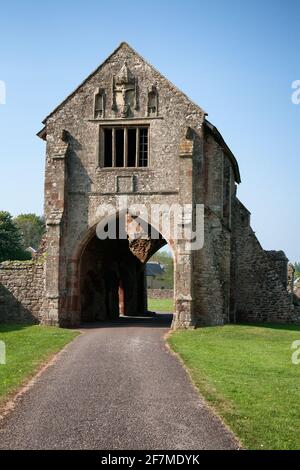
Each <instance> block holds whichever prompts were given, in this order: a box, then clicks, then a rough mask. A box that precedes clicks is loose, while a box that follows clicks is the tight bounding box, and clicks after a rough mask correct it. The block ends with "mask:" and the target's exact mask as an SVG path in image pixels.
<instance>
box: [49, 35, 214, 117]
mask: <svg viewBox="0 0 300 470" xmlns="http://www.w3.org/2000/svg"><path fill="white" fill-rule="evenodd" d="M122 48H127V49H128V50H129V51H130V52H132V53H133V54H135V55H136V56H137V57H139V59H140V60H142V61H143V62H144V63H145V64H147V65H148V66H149V67H151V68H152V70H154V71H155V72H156V73H158V74H159V75H160V76H161V77H162V78H163V79H164V80H165V81H166V82H167V83H168V84H169V85H170V86H171V87H172V88H174V90H175V91H177V92H180V93H181V94H182V95H183V96H185V98H186V99H187V100H189V101H190V102H191V103H193V104H194V105H195V106H196V107H197V108H198V109H199V110H200V111H201V112H203V113H204V114H206V113H205V111H204V110H203V109H202V108H201V107H200V106H198V105H197V104H196V103H194V102H193V101H192V100H191V99H190V98H189V97H188V96H187V95H186V94H185V93H183V92H182V91H181V90H179V89H178V88H177V87H176V86H175V85H174V84H173V83H172V82H170V80H168V79H167V78H166V77H165V76H164V75H163V74H162V73H160V72H159V70H157V69H156V68H155V67H153V65H151V64H149V62H147V61H146V60H145V59H144V57H142V56H141V55H140V54H139V53H138V52H136V50H135V49H133V48H132V47H131V46H129V44H127V42H124V41H123V42H121V44H120V45H119V46H118V47H117V48H116V49H115V50H114V51H113V52H112V53H111V54H110V55H109V56H108V57H107V59H105V61H104V62H102V64H100V65H99V66H98V67H97V68H96V69H95V70H94V71H93V72H92V73H91V74H90V75H89V76H88V77H87V78H85V79H84V80H83V82H81V83H80V85H78V87H77V88H75V90H74V91H72V93H70V94H69V95H68V96H67V97H66V98H65V99H64V100H63V101H62V102H61V103H60V104H59V105H58V106H56V108H54V109H53V111H51V113H50V114H48V116H46V117H45V119H44V120H43V124H46V121H47V119H48V118H49V117H50V116H52V115H53V114H54V113H55V112H56V111H58V110H59V109H60V108H61V107H62V106H63V105H64V104H65V103H66V102H67V101H68V100H69V99H70V98H72V96H74V95H75V93H76V92H77V91H78V90H79V89H80V88H81V87H82V86H83V85H84V84H85V83H87V82H88V81H89V80H90V79H91V78H92V77H93V76H94V75H95V74H96V73H98V72H99V70H100V69H101V68H102V67H103V66H104V65H105V64H106V63H107V62H109V61H110V59H111V58H112V57H113V56H114V55H115V54H116V53H117V52H118V51H119V50H120V49H122Z"/></svg>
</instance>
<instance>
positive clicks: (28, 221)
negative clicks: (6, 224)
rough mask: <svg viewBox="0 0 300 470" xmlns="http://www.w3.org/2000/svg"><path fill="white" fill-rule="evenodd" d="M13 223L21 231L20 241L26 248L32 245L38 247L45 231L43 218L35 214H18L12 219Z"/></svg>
mask: <svg viewBox="0 0 300 470" xmlns="http://www.w3.org/2000/svg"><path fill="white" fill-rule="evenodd" d="M14 223H15V224H16V226H17V227H18V228H19V230H20V232H21V243H22V246H23V248H24V249H25V250H26V249H27V248H28V247H30V246H31V247H32V248H34V249H35V250H37V249H38V247H39V244H40V242H41V239H42V236H43V235H44V232H45V222H44V218H43V217H40V216H38V215H36V214H20V215H18V216H17V217H16V218H15V219H14Z"/></svg>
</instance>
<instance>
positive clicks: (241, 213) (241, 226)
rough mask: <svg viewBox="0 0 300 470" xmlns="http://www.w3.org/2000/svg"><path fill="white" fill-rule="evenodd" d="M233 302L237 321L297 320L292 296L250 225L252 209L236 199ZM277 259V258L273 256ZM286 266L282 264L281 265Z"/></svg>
mask: <svg viewBox="0 0 300 470" xmlns="http://www.w3.org/2000/svg"><path fill="white" fill-rule="evenodd" d="M234 206H235V210H234V217H233V225H232V230H233V238H232V240H233V243H232V253H233V267H234V269H233V270H232V271H233V273H234V277H233V279H232V288H231V301H232V304H233V305H234V308H235V318H236V320H237V321H245V322H260V321H264V322H267V321H272V322H287V321H290V322H292V321H295V320H296V316H297V315H296V312H295V309H294V307H293V305H292V298H291V295H290V294H289V293H288V292H287V289H286V286H285V285H284V282H283V279H282V275H280V272H279V271H278V269H275V266H274V256H270V254H269V253H268V252H265V251H264V250H263V249H262V247H261V245H260V244H259V242H258V240H257V238H256V236H255V234H254V232H253V230H252V228H251V227H250V224H249V212H248V211H247V209H246V208H245V207H244V206H243V205H242V204H241V203H240V201H238V199H235V201H234ZM271 258H273V259H271ZM280 268H281V269H282V266H281V265H280Z"/></svg>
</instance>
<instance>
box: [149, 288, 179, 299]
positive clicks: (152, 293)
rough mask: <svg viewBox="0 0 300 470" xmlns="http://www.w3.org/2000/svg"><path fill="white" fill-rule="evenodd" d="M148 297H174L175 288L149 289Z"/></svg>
mask: <svg viewBox="0 0 300 470" xmlns="http://www.w3.org/2000/svg"><path fill="white" fill-rule="evenodd" d="M147 293H148V299H172V298H173V296H174V291H173V289H148V290H147Z"/></svg>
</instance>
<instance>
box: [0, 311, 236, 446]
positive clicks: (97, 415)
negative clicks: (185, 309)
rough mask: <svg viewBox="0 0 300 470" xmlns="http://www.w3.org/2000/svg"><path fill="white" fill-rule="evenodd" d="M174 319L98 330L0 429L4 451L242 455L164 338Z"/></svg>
mask: <svg viewBox="0 0 300 470" xmlns="http://www.w3.org/2000/svg"><path fill="white" fill-rule="evenodd" d="M170 320H171V318H170V316H168V315H158V317H157V318H154V319H140V320H138V319H137V320H133V319H128V318H127V319H126V318H123V319H121V321H120V322H119V323H114V324H111V323H110V324H99V325H92V326H91V327H89V328H84V330H83V331H84V333H83V334H82V335H80V336H79V337H77V338H76V339H75V340H74V341H73V343H71V344H70V345H68V346H67V348H66V349H65V350H64V351H63V352H62V353H61V354H60V355H59V357H58V359H57V360H56V361H55V362H54V364H53V365H52V366H50V367H49V368H47V369H46V370H45V371H44V372H43V373H42V374H41V375H40V376H39V377H38V378H37V380H36V382H35V384H34V386H33V387H32V388H30V389H29V390H28V391H27V392H26V393H25V394H24V395H23V396H22V397H21V399H19V400H18V401H17V404H16V407H15V409H14V411H12V412H11V413H10V414H9V415H8V416H7V417H6V418H5V419H4V421H2V422H0V449H147V450H148V449H173V450H175V449H197V450H201V449H235V448H237V443H236V442H235V440H234V438H233V436H232V435H231V433H230V432H229V431H228V430H227V429H226V428H225V427H224V426H223V424H222V423H221V421H220V420H219V419H218V418H217V417H216V416H215V415H214V414H213V413H212V412H211V410H210V409H209V408H208V407H207V406H206V404H205V403H204V402H203V400H202V399H201V398H200V397H199V396H198V393H197V392H196V391H195V389H194V388H193V386H192V385H191V383H190V380H189V378H188V376H187V374H186V372H185V370H184V369H183V367H182V366H181V365H180V363H179V362H178V360H177V359H176V357H175V356H174V355H172V354H171V353H170V352H168V350H167V349H166V346H165V343H164V339H163V338H164V335H165V333H166V332H167V331H168V327H169V323H170Z"/></svg>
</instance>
